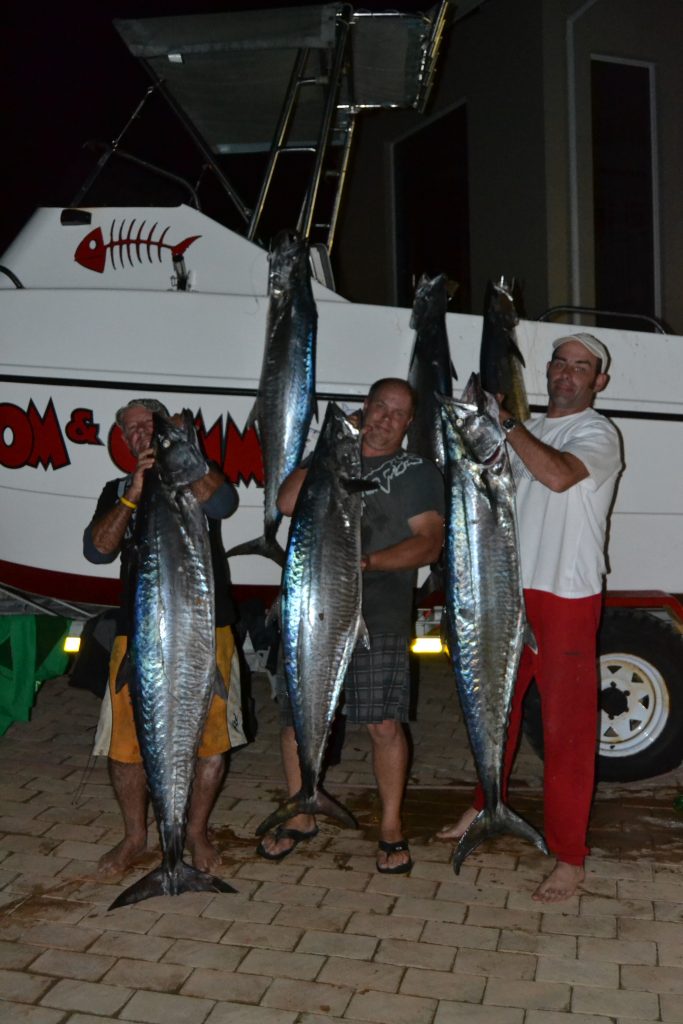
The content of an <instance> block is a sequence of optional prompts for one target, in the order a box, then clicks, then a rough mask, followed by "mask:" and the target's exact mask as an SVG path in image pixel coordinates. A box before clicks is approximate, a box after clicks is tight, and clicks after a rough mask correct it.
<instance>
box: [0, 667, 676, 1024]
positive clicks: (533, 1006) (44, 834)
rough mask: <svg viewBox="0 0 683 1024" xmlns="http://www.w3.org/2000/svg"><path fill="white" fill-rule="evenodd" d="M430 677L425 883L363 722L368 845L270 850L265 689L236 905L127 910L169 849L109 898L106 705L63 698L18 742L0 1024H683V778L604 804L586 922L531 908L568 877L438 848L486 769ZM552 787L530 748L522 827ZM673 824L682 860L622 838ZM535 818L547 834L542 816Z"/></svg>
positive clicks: (226, 811) (516, 852)
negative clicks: (381, 838)
mask: <svg viewBox="0 0 683 1024" xmlns="http://www.w3.org/2000/svg"><path fill="white" fill-rule="evenodd" d="M431 664H432V667H430V668H427V669H424V668H423V671H422V681H421V688H420V701H421V706H422V708H423V711H424V719H423V720H422V721H421V720H420V719H418V721H417V722H416V723H414V725H413V726H412V731H413V740H414V750H415V757H414V761H413V764H412V767H411V784H410V785H409V787H408V792H407V800H406V824H407V830H408V832H409V835H410V837H411V850H412V854H413V860H414V862H415V866H414V868H413V871H412V873H411V874H410V875H409V876H401V875H395V876H386V875H379V874H377V872H376V871H375V868H374V860H375V853H376V845H377V830H376V829H377V826H376V822H377V811H378V803H377V798H376V794H375V793H374V788H373V786H372V785H371V784H370V782H369V781H368V780H369V779H370V778H371V768H370V748H369V742H368V738H367V735H366V733H365V732H364V731H363V730H362V729H354V728H353V727H349V728H348V729H347V741H346V747H345V750H344V752H343V755H342V761H341V763H340V764H339V765H337V766H334V767H333V768H331V769H330V770H329V772H328V778H327V780H326V785H328V786H329V789H330V791H331V792H332V793H334V794H335V795H336V796H337V797H338V798H339V799H341V800H342V801H343V802H344V803H346V804H347V805H348V806H349V808H350V809H351V810H353V812H354V813H355V814H356V815H357V817H358V818H359V821H360V822H361V831H360V832H353V831H351V830H342V829H339V828H338V827H337V826H336V825H335V824H333V823H329V822H327V821H324V820H323V821H321V822H320V833H319V835H318V836H317V837H316V838H315V840H314V841H312V842H311V843H307V844H305V846H302V847H300V848H299V850H297V852H296V853H295V854H294V855H292V857H291V859H286V860H285V861H283V862H281V863H280V864H277V863H267V862H266V861H264V860H263V859H261V858H259V857H258V856H257V855H256V853H255V845H256V840H255V838H254V828H255V826H256V825H257V824H259V823H260V822H261V821H262V820H263V818H265V816H266V814H267V813H269V812H270V811H271V810H273V809H274V808H275V807H276V806H277V805H278V803H279V801H280V799H281V795H282V780H281V778H280V769H279V759H278V755H277V732H278V723H277V716H276V708H275V707H274V705H273V703H272V701H271V700H270V697H269V692H268V690H267V683H266V682H265V680H264V679H263V677H258V676H256V677H254V681H253V688H254V695H255V698H256V700H257V712H258V716H259V735H258V738H257V740H256V742H255V743H254V744H252V745H251V746H247V747H245V748H243V749H242V750H240V751H237V752H235V754H234V755H233V757H232V762H231V766H230V770H229V774H228V777H227V780H226V783H225V786H224V789H223V792H222V794H221V796H220V798H219V801H218V804H217V806H216V809H215V811H214V814H213V817H212V823H213V825H214V828H215V836H216V839H215V841H216V843H217V845H218V846H219V848H220V849H221V851H222V853H223V857H224V861H225V863H224V867H223V869H222V870H223V873H224V874H225V877H226V878H230V880H231V884H233V885H234V886H235V888H236V889H237V890H238V892H237V893H236V894H235V895H223V894H215V893H193V894H189V895H186V896H183V897H180V898H177V897H159V898H156V899H152V900H148V901H145V902H143V903H140V904H137V905H135V906H131V907H125V908H123V909H121V910H116V911H109V910H108V907H109V905H110V904H111V902H112V901H113V900H114V899H115V898H116V896H118V895H119V894H120V893H121V892H122V891H123V890H124V888H126V887H127V886H128V885H130V884H131V882H132V881H133V880H134V879H135V878H139V877H141V876H142V875H143V874H144V873H145V872H146V871H149V870H150V869H151V868H152V867H154V866H155V865H156V864H158V862H159V853H158V849H156V848H155V846H154V845H152V843H151V844H150V850H149V852H148V853H147V855H146V857H145V860H144V863H141V864H140V865H139V867H136V868H135V870H134V871H131V872H129V873H128V874H127V875H126V877H125V878H123V879H112V880H110V881H107V882H101V881H98V880H97V878H96V877H95V875H94V869H95V861H96V860H97V858H98V857H99V855H100V854H101V852H103V851H104V850H105V849H108V848H109V847H110V846H111V845H113V844H114V843H115V842H117V841H118V839H119V837H120V834H121V833H120V821H119V815H118V810H117V807H116V802H115V800H114V798H113V794H112V793H111V789H110V787H109V783H108V779H107V775H106V768H105V766H104V765H97V766H96V767H95V769H94V770H93V771H92V773H91V774H90V776H89V777H87V778H86V779H85V781H83V784H82V786H81V782H82V779H83V767H84V765H85V764H86V762H87V753H88V743H89V740H86V739H84V737H86V736H87V735H90V734H91V732H92V725H93V723H94V719H95V715H96V711H97V701H96V700H95V699H94V698H92V697H91V695H89V694H87V693H83V692H82V691H81V692H79V691H73V690H71V689H70V688H69V687H68V685H67V684H66V682H65V681H64V680H58V681H54V682H51V683H47V684H45V687H44V688H43V692H42V693H41V694H40V695H39V701H38V705H37V707H36V710H35V712H34V720H33V722H31V723H28V724H21V725H15V726H14V727H12V729H10V731H9V733H8V734H7V735H6V736H5V737H4V739H3V743H2V747H0V778H3V782H2V783H0V1024H111V1022H113V1021H117V1022H121V1021H131V1022H136V1024H175V1022H178V1024H181V1022H182V1024H360V1022H365V1024H368V1022H369V1024H608V1022H610V1021H614V1022H616V1024H638V1022H640V1021H648V1022H649V1021H652V1022H655V1021H657V1022H662V1024H683V1009H682V1006H683V1003H682V999H681V997H682V995H683V981H681V974H682V969H683V874H682V873H681V862H682V861H683V817H682V818H681V819H680V820H678V819H676V818H672V817H671V813H670V812H666V806H667V805H666V800H669V801H670V799H673V795H675V793H676V791H677V789H678V788H683V771H681V770H679V771H677V772H675V773H672V774H671V775H670V776H667V777H664V779H659V780H653V783H652V786H651V787H648V783H647V782H643V783H640V784H639V785H638V787H637V788H636V789H635V794H636V795H635V796H634V798H633V800H632V801H631V800H630V799H629V792H630V791H629V788H628V787H627V786H623V787H618V786H616V785H612V786H611V787H608V788H607V789H606V798H605V803H604V808H605V809H604V812H602V813H603V819H604V820H602V824H601V826H600V828H601V830H600V841H599V842H594V843H593V846H594V850H593V853H592V855H591V857H590V858H589V860H588V862H587V879H586V884H585V886H584V887H583V888H582V890H581V891H580V892H579V893H578V894H577V895H576V896H575V897H574V898H572V899H571V900H569V901H567V902H566V903H563V904H556V905H550V906H541V905H539V904H538V903H536V902H535V901H533V900H532V899H531V893H532V892H533V889H534V888H535V887H536V885H537V884H538V881H539V879H540V878H542V877H543V875H544V872H545V871H546V870H547V868H548V861H547V860H546V859H545V858H543V857H542V856H541V855H540V854H539V853H538V852H537V851H536V850H534V849H532V848H529V847H527V846H525V844H524V843H522V842H521V841H519V840H517V839H514V838H509V837H504V836H503V837H500V838H499V839H498V840H496V842H494V843H487V844H485V845H484V846H483V847H481V848H480V849H478V850H477V851H476V853H475V854H473V855H472V856H471V857H469V858H468V860H467V862H466V863H465V864H464V865H463V867H462V870H461V872H460V874H459V875H458V876H456V875H455V874H454V872H453V869H452V865H451V852H452V851H451V848H450V846H449V845H448V844H441V843H437V842H433V841H431V840H432V835H433V831H434V828H435V827H436V826H438V825H440V824H442V823H444V822H445V821H448V820H453V815H454V814H456V813H458V811H459V809H462V808H464V807H465V806H467V802H468V799H469V794H470V791H471V785H472V781H473V779H474V773H473V766H472V763H471V759H470V758H469V754H468V752H467V746H466V742H465V740H464V733H463V727H462V722H461V720H460V714H459V710H458V708H457V703H456V696H455V691H454V687H453V685H452V677H451V676H450V670H449V669H448V668H447V666H446V667H445V668H444V666H443V665H441V664H437V663H431ZM418 710H419V708H418ZM75 723H77V724H78V729H77V730H75V729H74V724H75ZM541 774H542V768H541V765H540V762H539V761H538V760H537V759H536V758H535V755H533V754H532V753H531V752H530V751H529V749H528V748H525V747H524V745H523V748H522V751H521V754H520V758H519V760H518V770H517V774H516V777H515V778H516V782H517V783H519V785H518V788H517V790H516V791H515V793H514V794H511V802H512V804H513V806H515V807H517V806H519V809H520V812H521V813H526V812H527V810H529V809H528V808H525V806H524V804H525V801H527V802H529V801H531V802H532V803H533V801H534V800H536V801H537V798H536V796H535V795H534V794H535V793H536V792H537V789H538V787H539V785H540V780H541ZM666 787H668V789H667V788H666ZM602 788H603V787H602V786H601V787H599V789H598V797H597V803H596V812H595V814H594V817H595V818H599V817H600V814H601V810H600V808H601V806H602V805H601V803H600V799H601V796H600V794H601V789H602ZM77 789H80V790H81V792H80V793H79V796H78V801H77V803H76V804H74V802H73V801H74V797H75V793H76V790H77ZM513 796H514V798H513ZM612 806H614V807H618V808H619V815H618V816H617V815H614V814H612V815H611V816H610V810H611V807H612ZM668 806H669V807H670V802H669V805H668ZM657 807H659V808H661V809H662V818H663V820H664V819H665V820H666V822H667V834H666V838H667V842H666V843H664V842H662V843H661V844H658V843H657V842H656V841H655V839H653V838H652V837H651V836H648V846H647V848H646V849H644V850H635V849H632V848H630V847H628V844H627V843H623V842H622V840H621V838H620V836H621V831H622V828H623V827H624V822H626V821H628V819H629V818H630V819H631V820H632V822H633V824H634V828H636V830H639V831H640V833H642V834H643V835H646V834H647V832H648V829H649V828H650V825H648V824H647V823H648V822H651V821H652V820H653V819H652V815H653V814H654V811H655V810H656V809H657ZM653 808H654V810H653ZM529 817H530V820H534V821H540V820H541V818H542V813H541V808H540V803H538V801H537V802H536V803H534V804H533V806H531V807H530V810H529ZM640 819H642V821H641V820H640ZM610 836H613V838H614V843H613V845H610Z"/></svg>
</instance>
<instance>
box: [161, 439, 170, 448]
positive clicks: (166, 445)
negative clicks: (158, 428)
mask: <svg viewBox="0 0 683 1024" xmlns="http://www.w3.org/2000/svg"><path fill="white" fill-rule="evenodd" d="M161 447H162V448H170V447H171V441H170V438H168V437H162V439H161Z"/></svg>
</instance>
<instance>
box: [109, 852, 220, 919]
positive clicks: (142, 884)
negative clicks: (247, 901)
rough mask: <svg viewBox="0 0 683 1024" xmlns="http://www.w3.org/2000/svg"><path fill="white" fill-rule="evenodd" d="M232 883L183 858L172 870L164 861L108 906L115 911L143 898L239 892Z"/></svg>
mask: <svg viewBox="0 0 683 1024" xmlns="http://www.w3.org/2000/svg"><path fill="white" fill-rule="evenodd" d="M236 891H237V890H236V889H233V887H232V886H231V885H228V883H227V882H224V881H223V879H222V878H218V877H217V876H216V875H209V874H207V873H206V872H205V871H199V870H198V869H197V868H193V867H192V866H191V865H190V864H186V863H185V861H183V860H181V861H179V862H178V864H176V866H175V868H174V869H173V871H169V870H168V867H167V866H166V865H165V864H161V866H160V867H158V868H155V869H154V871H150V873H149V874H148V875H145V876H144V877H143V878H141V879H139V881H137V882H134V884H133V885H131V886H129V887H128V888H127V889H125V890H124V892H122V893H121V895H120V896H117V898H116V899H115V900H114V902H113V903H112V904H111V906H110V907H109V909H110V910H116V909H117V908H118V907H128V906H130V905H131V904H132V903H139V902H140V901H141V900H148V899H150V898H151V897H152V896H179V895H180V894H181V893H183V892H236Z"/></svg>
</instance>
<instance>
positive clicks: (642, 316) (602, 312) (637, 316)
mask: <svg viewBox="0 0 683 1024" xmlns="http://www.w3.org/2000/svg"><path fill="white" fill-rule="evenodd" d="M559 313H588V314H590V315H591V316H611V317H615V318H617V317H618V318H619V319H624V318H625V319H629V320H644V321H645V322H646V323H649V324H652V326H653V327H654V328H655V330H656V331H657V333H658V334H670V333H671V332H670V331H668V330H667V329H666V327H665V326H664V324H662V322H661V321H660V320H658V319H657V318H656V317H654V316H648V315H647V314H646V313H619V312H616V311H615V310H611V309H594V308H593V307H592V306H552V307H551V308H550V309H546V311H545V313H542V314H541V315H540V316H539V317H538V318H537V319H538V320H542V321H545V320H548V319H552V318H553V317H554V316H555V315H556V314H559Z"/></svg>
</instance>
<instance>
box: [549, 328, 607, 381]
mask: <svg viewBox="0 0 683 1024" xmlns="http://www.w3.org/2000/svg"><path fill="white" fill-rule="evenodd" d="M565 341H580V342H581V344H582V345H583V346H584V348H587V349H588V351H589V352H592V353H593V355H594V356H596V358H598V359H600V360H601V366H600V372H601V373H606V371H607V367H608V366H609V363H610V355H609V352H608V351H607V348H606V346H605V345H603V343H602V342H601V341H600V340H599V339H598V338H596V337H595V335H593V334H584V333H578V334H565V335H564V336H563V337H561V338H555V341H554V342H553V352H554V351H555V349H556V348H558V346H560V345H564V343H565Z"/></svg>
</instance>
